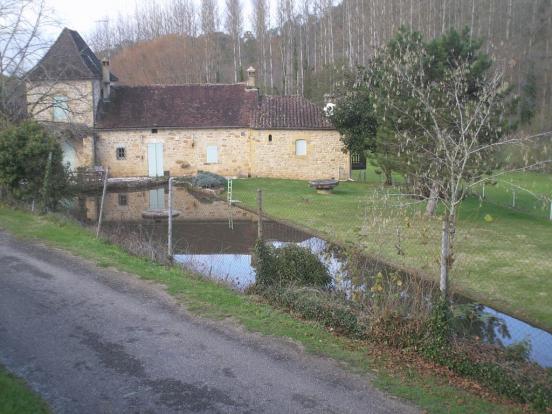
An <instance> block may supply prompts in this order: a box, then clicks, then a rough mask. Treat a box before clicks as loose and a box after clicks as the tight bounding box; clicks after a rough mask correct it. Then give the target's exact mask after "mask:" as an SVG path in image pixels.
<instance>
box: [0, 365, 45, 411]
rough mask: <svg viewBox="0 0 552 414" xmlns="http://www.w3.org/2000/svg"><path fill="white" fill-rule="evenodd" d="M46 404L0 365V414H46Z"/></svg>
mask: <svg viewBox="0 0 552 414" xmlns="http://www.w3.org/2000/svg"><path fill="white" fill-rule="evenodd" d="M49 412H50V410H49V409H48V407H47V405H46V403H44V402H43V401H42V400H41V399H40V397H38V396H37V395H36V394H35V393H34V392H33V391H31V390H30V389H29V387H27V385H26V384H25V382H23V381H22V380H21V379H19V378H17V377H15V376H14V375H12V374H10V373H9V372H7V371H6V370H5V369H4V367H2V366H1V365H0V413H2V414H47V413H49Z"/></svg>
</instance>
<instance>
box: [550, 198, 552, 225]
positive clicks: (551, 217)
mask: <svg viewBox="0 0 552 414" xmlns="http://www.w3.org/2000/svg"><path fill="white" fill-rule="evenodd" d="M550 221H552V200H550Z"/></svg>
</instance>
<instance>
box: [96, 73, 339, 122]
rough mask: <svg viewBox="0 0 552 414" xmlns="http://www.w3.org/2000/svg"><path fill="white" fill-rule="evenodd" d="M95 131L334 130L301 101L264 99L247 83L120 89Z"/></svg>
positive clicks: (114, 91)
mask: <svg viewBox="0 0 552 414" xmlns="http://www.w3.org/2000/svg"><path fill="white" fill-rule="evenodd" d="M96 127H97V128H99V129H117V128H154V127H166V128H170V127H173V128H215V127H252V128H255V129H332V128H333V127H332V125H331V123H330V122H329V120H328V119H327V118H326V117H325V116H324V114H323V112H322V110H321V109H320V108H318V107H317V106H316V105H314V104H313V103H312V102H310V101H308V100H307V99H305V98H303V97H300V96H259V95H258V93H257V92H256V91H255V90H247V89H246V88H245V85H243V84H233V85H221V84H202V85H151V86H132V87H131V86H115V87H113V88H112V95H111V100H110V102H102V103H100V107H99V110H98V117H97V120H96Z"/></svg>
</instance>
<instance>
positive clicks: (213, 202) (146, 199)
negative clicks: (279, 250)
mask: <svg viewBox="0 0 552 414" xmlns="http://www.w3.org/2000/svg"><path fill="white" fill-rule="evenodd" d="M100 202H101V197H97V196H93V197H87V198H86V200H85V202H84V207H85V210H86V212H85V214H83V216H85V217H86V218H87V219H88V220H90V221H97V217H98V215H99V209H100V208H99V204H100ZM167 207H168V192H166V190H165V188H163V187H160V188H155V189H151V190H144V191H136V192H129V193H115V192H112V193H108V194H106V198H105V201H104V211H103V221H104V224H103V228H104V229H105V230H106V231H117V232H125V233H128V235H129V236H130V237H147V238H148V240H150V241H153V242H156V243H161V244H165V243H166V241H167V220H166V219H157V220H153V219H149V218H144V217H143V213H144V212H145V211H149V210H165V209H166V208H167ZM173 209H175V210H177V211H178V212H179V213H180V214H179V215H178V217H176V218H175V219H174V220H173V235H174V236H173V245H174V248H175V252H177V253H178V252H187V253H189V254H213V253H227V254H237V253H242V254H249V253H250V251H251V248H252V247H253V245H254V244H255V241H256V239H257V217H256V215H255V214H253V213H250V212H248V211H246V210H243V209H241V208H238V207H236V206H233V207H229V206H228V203H226V202H225V201H222V200H218V199H214V198H213V197H211V196H207V195H205V194H204V193H195V192H190V191H188V190H187V189H185V188H175V189H174V190H173ZM230 215H231V217H232V220H233V226H232V228H230V226H229V218H230ZM263 234H264V237H265V239H267V240H274V241H281V242H297V243H299V242H302V241H304V240H306V239H308V238H309V237H311V236H310V235H309V234H307V233H305V232H302V231H300V230H297V229H295V228H293V227H290V226H286V225H283V224H280V223H276V222H272V221H266V222H264V224H263Z"/></svg>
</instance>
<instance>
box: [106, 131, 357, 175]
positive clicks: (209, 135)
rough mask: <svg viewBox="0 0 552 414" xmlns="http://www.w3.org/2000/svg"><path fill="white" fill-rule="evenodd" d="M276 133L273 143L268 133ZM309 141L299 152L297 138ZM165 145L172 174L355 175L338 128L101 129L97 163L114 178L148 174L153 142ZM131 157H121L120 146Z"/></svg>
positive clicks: (166, 162)
mask: <svg viewBox="0 0 552 414" xmlns="http://www.w3.org/2000/svg"><path fill="white" fill-rule="evenodd" d="M269 135H271V136H272V141H271V142H269V140H268V136H269ZM299 139H302V140H305V141H306V143H307V154H306V155H305V156H296V155H295V142H296V141H297V140H299ZM149 143H162V144H163V171H169V172H170V175H172V176H182V175H193V174H196V173H197V171H199V170H202V171H210V172H213V173H216V174H220V175H224V176H231V177H247V176H255V177H275V178H294V179H315V178H340V179H346V178H348V177H349V168H350V164H349V155H348V154H346V153H343V151H342V143H341V141H340V136H339V133H338V132H337V131H328V130H316V131H315V130H312V131H299V130H289V131H288V130H271V131H268V130H267V131H257V130H249V129H238V128H235V129H158V130H157V132H156V133H154V132H152V130H119V131H100V132H98V138H97V141H96V164H97V165H103V166H108V167H109V170H110V175H111V176H113V177H132V176H147V175H148V144H149ZM208 146H216V147H217V148H218V162H216V163H207V147H208ZM119 147H122V148H125V159H122V160H119V159H117V155H116V154H117V148H119Z"/></svg>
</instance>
